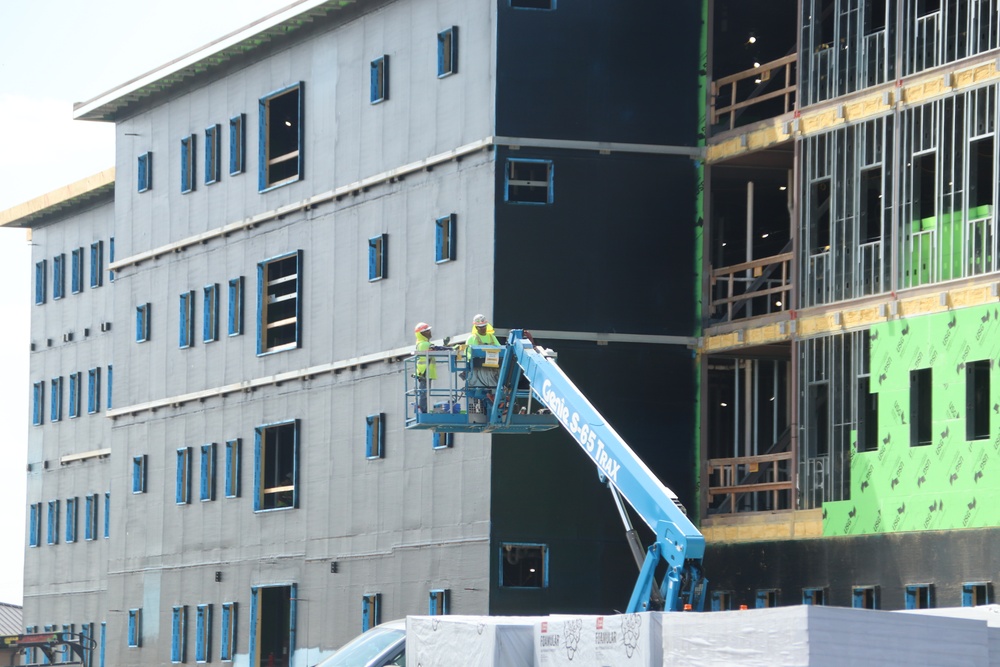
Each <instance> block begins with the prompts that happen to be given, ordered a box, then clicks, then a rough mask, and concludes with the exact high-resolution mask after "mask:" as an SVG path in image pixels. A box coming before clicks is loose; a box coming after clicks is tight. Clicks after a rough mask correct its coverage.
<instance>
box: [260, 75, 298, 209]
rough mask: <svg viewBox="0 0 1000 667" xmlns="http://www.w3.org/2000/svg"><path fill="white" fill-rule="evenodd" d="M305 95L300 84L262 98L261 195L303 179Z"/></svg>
mask: <svg viewBox="0 0 1000 667" xmlns="http://www.w3.org/2000/svg"><path fill="white" fill-rule="evenodd" d="M302 94H303V84H302V82H301V81H300V82H298V83H296V84H294V85H291V86H288V87H286V88H282V89H281V90H277V91H275V92H273V93H270V94H268V95H265V96H264V97H262V98H260V126H259V130H260V139H259V141H258V150H259V155H258V158H259V160H258V162H259V167H258V168H259V172H258V179H257V189H258V190H259V191H260V192H265V191H266V190H269V189H271V188H275V187H278V186H280V185H286V184H288V183H292V182H294V181H297V180H299V179H300V178H302V166H303V161H302V157H303V153H304V146H303V134H302V125H303V122H302V121H303V118H302V107H303V105H302Z"/></svg>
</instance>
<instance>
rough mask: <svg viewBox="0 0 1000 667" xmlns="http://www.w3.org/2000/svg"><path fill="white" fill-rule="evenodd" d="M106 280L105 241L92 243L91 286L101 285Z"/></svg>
mask: <svg viewBox="0 0 1000 667" xmlns="http://www.w3.org/2000/svg"><path fill="white" fill-rule="evenodd" d="M103 282H104V241H94V242H93V243H91V244H90V287H91V288H94V287H100V286H101V285H102V284H103Z"/></svg>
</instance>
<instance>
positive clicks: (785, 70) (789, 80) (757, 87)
mask: <svg viewBox="0 0 1000 667" xmlns="http://www.w3.org/2000/svg"><path fill="white" fill-rule="evenodd" d="M797 61H798V55H797V54H794V53H793V54H791V55H787V56H785V57H783V58H778V59H777V60H772V61H771V62H768V63H763V64H761V65H760V66H759V67H754V68H752V69H748V70H744V71H742V72H737V73H736V74H730V75H729V76H724V77H722V78H721V79H716V80H715V81H713V82H712V85H711V99H710V101H709V113H710V114H711V116H710V117H711V119H712V123H711V124H712V125H713V126H714V125H718V124H719V122H720V121H719V119H720V118H722V117H724V116H726V115H728V116H729V129H730V130H732V129H733V128H735V127H736V119H737V118H738V117H739V115H740V114H741V113H742V112H743V111H744V110H745V109H748V108H750V107H752V106H755V105H758V104H760V103H761V102H766V101H768V100H773V99H778V98H783V100H784V111H783V112H782V113H788V112H789V111H791V110H792V107H793V106H794V104H795V93H796V90H797V86H796V84H795V83H794V81H795V73H794V68H795V64H796V63H797ZM782 76H783V78H784V84H783V85H782V86H781V88H779V89H778V90H772V91H771V92H768V93H760V94H758V92H759V91H761V90H763V89H765V88H766V87H767V86H769V85H771V84H770V82H773V81H779V80H781V78H782ZM748 80H752V82H753V83H752V84H751V85H753V86H754V87H753V90H752V91H751V92H750V93H749V94H747V95H745V96H744V97H743V98H741V96H740V95H739V91H740V89H741V86H740V84H741V83H745V82H747V81H748ZM727 86H728V87H729V88H728V90H726V87H727ZM742 89H743V90H745V89H746V86H743V87H742ZM725 98H728V104H726V103H723V104H720V100H723V99H725Z"/></svg>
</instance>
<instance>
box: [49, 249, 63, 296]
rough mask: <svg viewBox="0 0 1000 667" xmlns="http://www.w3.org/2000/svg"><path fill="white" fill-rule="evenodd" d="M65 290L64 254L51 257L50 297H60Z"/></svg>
mask: <svg viewBox="0 0 1000 667" xmlns="http://www.w3.org/2000/svg"><path fill="white" fill-rule="evenodd" d="M65 292H66V255H64V254H59V255H56V256H55V257H53V258H52V298H53V299H61V298H63V297H64V296H66V294H65Z"/></svg>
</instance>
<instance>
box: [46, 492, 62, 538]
mask: <svg viewBox="0 0 1000 667" xmlns="http://www.w3.org/2000/svg"><path fill="white" fill-rule="evenodd" d="M48 512H49V516H48V520H49V522H48V532H47V534H46V535H45V538H46V539H45V541H46V543H48V544H59V501H58V500H50V501H49V508H48Z"/></svg>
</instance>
